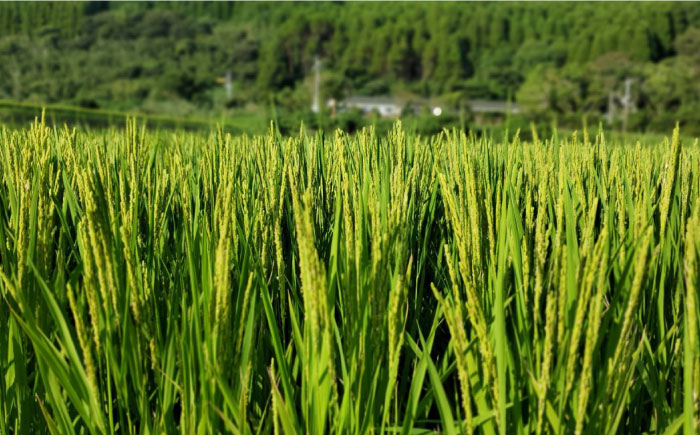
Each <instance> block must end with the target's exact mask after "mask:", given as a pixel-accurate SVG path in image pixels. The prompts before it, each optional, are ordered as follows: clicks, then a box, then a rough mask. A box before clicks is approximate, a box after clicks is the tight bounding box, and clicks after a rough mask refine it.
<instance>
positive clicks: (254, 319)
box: [0, 120, 700, 434]
mask: <svg viewBox="0 0 700 435" xmlns="http://www.w3.org/2000/svg"><path fill="white" fill-rule="evenodd" d="M534 137H535V140H533V141H523V140H520V139H519V137H518V135H517V134H516V136H515V138H513V139H511V140H503V141H494V140H492V139H489V138H475V137H472V136H467V135H465V134H464V133H462V132H459V131H445V132H443V133H442V134H440V135H438V136H433V137H420V136H417V135H414V134H410V133H407V132H405V131H404V130H403V129H402V128H401V125H400V124H398V123H397V125H396V126H395V127H394V129H393V130H392V131H391V132H390V133H389V134H388V135H386V136H382V137H379V136H377V134H375V132H374V131H373V130H372V129H365V130H363V131H361V132H360V133H357V134H355V135H347V134H344V133H343V132H341V131H338V132H336V133H335V134H333V135H324V134H323V133H307V132H305V131H304V130H300V132H299V134H298V135H294V136H289V137H287V136H282V135H280V134H279V133H278V132H277V131H276V130H275V129H274V127H271V128H270V130H269V132H268V133H267V134H265V135H261V136H245V135H243V136H231V135H229V134H225V133H224V132H223V131H221V130H218V131H213V132H211V133H208V134H203V133H191V132H190V133H185V132H181V133H173V132H167V131H151V130H148V129H146V128H145V127H144V126H141V125H139V124H138V123H137V122H135V121H134V120H130V121H127V124H126V127H125V128H124V129H111V130H101V131H87V132H78V131H76V130H71V129H69V128H68V127H63V128H59V127H49V126H47V125H46V124H45V123H44V122H43V121H39V120H37V121H36V122H35V123H33V124H32V125H31V126H30V127H29V128H26V129H22V130H8V129H3V130H2V131H0V240H1V241H2V243H1V244H0V277H1V279H0V299H1V300H0V374H1V375H2V376H0V434H14V433H44V432H48V433H61V434H63V433H222V432H225V433H240V434H248V433H300V434H301V433H309V434H322V433H401V434H417V433H429V432H433V431H440V432H445V433H450V434H458V433H459V434H461V433H465V434H472V433H485V434H492V433H535V434H541V433H594V434H598V433H640V432H649V433H651V432H654V433H669V434H672V433H680V432H683V433H685V434H691V433H697V432H698V430H700V428H699V427H698V424H699V422H700V410H699V408H698V407H699V398H698V392H699V391H698V390H700V340H699V337H698V333H699V332H700V331H699V330H698V326H700V323H699V320H698V319H699V318H700V316H699V314H700V313H699V312H698V307H699V305H700V304H699V303H698V289H699V288H700V282H699V276H700V273H699V272H700V263H699V261H698V254H699V250H700V176H699V175H698V174H700V172H699V171H700V168H699V167H698V166H699V165H700V147H699V146H698V144H697V142H695V143H693V142H687V141H683V140H681V138H680V135H679V131H678V129H676V131H675V132H674V133H673V135H672V137H671V138H670V139H667V140H665V141H663V142H662V143H658V144H655V145H642V144H641V143H610V142H608V141H606V139H605V135H604V133H603V132H602V131H599V132H597V133H595V134H593V136H592V137H591V136H590V135H589V132H587V131H584V132H583V133H582V134H581V133H574V134H572V135H571V136H570V137H557V136H556V135H555V136H554V137H552V138H549V139H544V138H538V137H537V135H536V134H535V135H534Z"/></svg>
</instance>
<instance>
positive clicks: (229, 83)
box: [224, 71, 233, 100]
mask: <svg viewBox="0 0 700 435" xmlns="http://www.w3.org/2000/svg"><path fill="white" fill-rule="evenodd" d="M224 88H226V99H227V100H230V99H231V94H233V83H232V81H231V71H227V72H226V81H225V82H224Z"/></svg>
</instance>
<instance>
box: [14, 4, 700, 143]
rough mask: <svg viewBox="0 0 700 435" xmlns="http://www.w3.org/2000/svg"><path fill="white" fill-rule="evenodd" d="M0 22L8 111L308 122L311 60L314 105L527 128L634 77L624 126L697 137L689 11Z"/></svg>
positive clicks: (331, 12)
mask: <svg viewBox="0 0 700 435" xmlns="http://www.w3.org/2000/svg"><path fill="white" fill-rule="evenodd" d="M0 21H1V23H0V77H2V80H0V98H6V99H13V100H16V101H27V102H38V103H56V102H60V103H65V104H72V105H79V106H82V107H87V108H103V109H112V110H129V111H132V110H137V111H139V112H144V113H158V114H163V115H170V116H179V117H182V116H194V117H206V116H211V115H212V114H215V115H216V116H219V115H221V114H226V115H227V116H233V115H235V114H236V113H240V112H246V113H257V114H259V116H261V117H263V118H266V119H272V118H278V121H280V122H279V124H284V122H285V121H286V120H289V124H290V125H298V123H299V121H301V120H306V121H307V123H309V122H317V123H319V122H318V121H315V120H313V119H314V117H311V116H309V115H307V114H306V112H308V109H309V108H310V106H311V97H310V95H311V89H312V86H311V75H312V65H313V59H314V56H316V55H318V56H320V58H321V59H322V62H323V73H322V75H323V96H324V98H327V97H342V96H343V95H347V94H365V95H377V94H393V95H403V96H409V97H410V96H413V97H422V98H433V99H439V100H440V101H442V102H443V103H444V104H445V105H446V106H448V107H451V108H458V107H460V105H461V104H462V102H463V101H464V100H465V99H470V98H471V99H474V98H485V99H501V100H505V99H513V100H517V101H518V102H519V103H520V104H521V106H522V107H523V109H524V110H525V114H526V117H527V119H528V121H529V120H535V121H537V122H540V121H544V122H546V123H550V122H551V121H552V120H553V119H556V120H557V122H558V123H559V124H560V125H576V126H578V125H580V123H581V119H582V117H584V116H585V117H587V119H588V121H589V122H590V123H591V125H596V124H597V121H598V120H600V117H601V114H602V113H604V112H605V111H606V110H607V102H608V95H609V93H610V92H611V91H621V89H622V86H623V82H624V80H625V79H628V78H632V79H634V84H633V86H632V96H633V97H634V99H635V101H636V103H637V107H638V110H637V111H636V112H634V113H632V114H631V115H630V119H629V121H628V126H627V127H628V129H630V130H654V131H662V132H663V131H668V130H670V129H671V128H672V127H673V125H674V123H675V121H677V120H678V121H680V122H681V125H682V126H683V127H684V131H685V132H686V133H689V134H698V132H699V130H698V129H699V128H700V127H698V125H700V122H698V121H700V119H698V116H699V115H698V114H700V106H699V104H700V85H699V83H700V57H699V56H698V50H697V47H698V46H700V5H697V4H693V3H668V2H663V3H662V2H658V3H643V4H619V3H615V4H600V3H595V4H589V3H578V2H577V3H572V4H561V3H547V4H537V3H528V4H513V3H502V2H498V3H479V4H463V3H439V4H436V3H421V2H411V3H391V4H385V3H383V4H374V3H369V4H362V3H355V2H350V3H305V4H286V3H282V4H274V5H272V4H264V3H263V4H257V3H222V2H215V3H208V2H191V3H170V2H139V3H110V2H83V3H66V2H60V3H41V4H31V5H29V4H21V3H12V2H8V3H2V4H1V5H0ZM227 72H230V73H231V74H232V78H233V96H232V97H231V98H227V97H226V93H225V92H224V90H223V87H222V85H221V84H220V83H217V78H220V77H222V76H224V75H225V74H226V73H227ZM349 118H352V119H349V120H348V121H347V123H355V124H357V123H358V122H362V121H361V120H359V118H358V117H357V116H355V117H349ZM343 122H345V121H343ZM442 122H443V124H445V125H455V124H458V123H456V122H454V119H452V120H450V119H447V120H444V121H442ZM262 124H263V125H264V124H265V123H264V122H263V123H262ZM319 124H324V123H323V122H320V123H319ZM341 124H342V122H341ZM326 125H332V124H330V123H326ZM613 126H617V125H613Z"/></svg>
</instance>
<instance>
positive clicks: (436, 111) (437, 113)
mask: <svg viewBox="0 0 700 435" xmlns="http://www.w3.org/2000/svg"><path fill="white" fill-rule="evenodd" d="M441 114H442V109H441V108H439V107H435V108H434V109H433V115H435V116H440V115H441Z"/></svg>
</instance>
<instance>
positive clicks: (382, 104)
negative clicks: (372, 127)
mask: <svg viewBox="0 0 700 435" xmlns="http://www.w3.org/2000/svg"><path fill="white" fill-rule="evenodd" d="M328 106H329V107H330V108H331V109H333V110H334V111H338V112H343V111H347V110H352V109H356V110H359V111H360V112H362V113H363V114H370V113H377V114H378V115H379V116H382V117H385V118H397V117H399V116H401V114H402V112H403V111H404V109H407V108H408V110H413V111H414V112H418V111H419V110H420V108H421V107H424V106H425V107H428V108H429V109H430V113H432V114H434V115H436V116H438V115H440V114H441V113H442V108H440V107H439V106H436V105H431V104H427V103H425V102H419V103H416V102H414V101H405V102H401V101H398V100H396V99H394V98H392V97H389V96H378V97H365V96H350V97H348V98H346V99H344V100H342V101H340V102H337V101H335V100H329V101H328Z"/></svg>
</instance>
